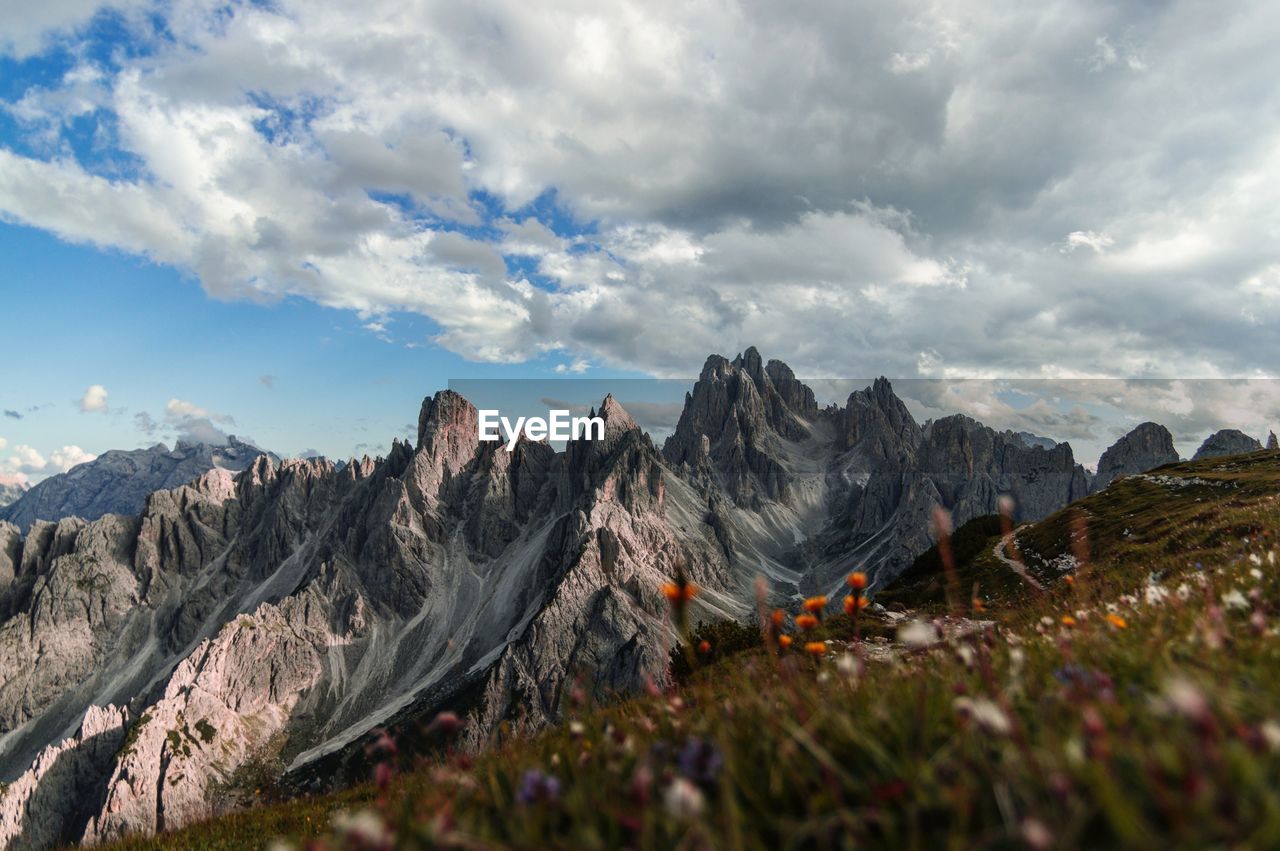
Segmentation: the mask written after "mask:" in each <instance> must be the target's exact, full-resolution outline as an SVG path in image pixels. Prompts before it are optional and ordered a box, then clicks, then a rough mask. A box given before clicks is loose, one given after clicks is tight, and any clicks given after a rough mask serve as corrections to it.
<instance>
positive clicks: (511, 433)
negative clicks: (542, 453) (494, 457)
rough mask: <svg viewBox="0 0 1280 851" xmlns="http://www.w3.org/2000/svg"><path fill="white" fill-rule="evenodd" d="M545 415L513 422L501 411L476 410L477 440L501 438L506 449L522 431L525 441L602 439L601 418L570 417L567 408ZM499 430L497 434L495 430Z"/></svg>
mask: <svg viewBox="0 0 1280 851" xmlns="http://www.w3.org/2000/svg"><path fill="white" fill-rule="evenodd" d="M547 413H548V414H549V416H548V417H547V418H546V419H544V418H542V417H517V418H516V421H515V422H514V423H512V422H511V420H510V419H508V418H507V417H504V416H502V412H501V411H495V410H486V409H481V410H480V439H481V440H483V441H486V442H492V441H495V440H503V439H504V437H503V435H505V440H506V442H507V451H508V452H510V451H512V450H513V449H515V447H516V443H517V442H518V441H519V440H520V435H521V434H523V435H524V436H525V437H527V438H528V439H529V440H578V439H579V438H585V439H586V440H603V439H604V418H603V417H573V416H570V415H569V412H568V411H559V410H552V411H548V412H547ZM499 429H501V433H500V432H499Z"/></svg>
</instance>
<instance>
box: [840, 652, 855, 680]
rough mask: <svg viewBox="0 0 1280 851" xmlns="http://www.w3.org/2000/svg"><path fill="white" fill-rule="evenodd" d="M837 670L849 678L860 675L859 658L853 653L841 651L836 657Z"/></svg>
mask: <svg viewBox="0 0 1280 851" xmlns="http://www.w3.org/2000/svg"><path fill="white" fill-rule="evenodd" d="M836 670H837V671H839V672H840V673H841V674H843V675H844V676H846V677H848V678H849V679H851V680H853V679H857V677H858V660H857V659H856V658H855V657H854V655H853V654H852V653H841V654H840V656H839V658H837V659H836Z"/></svg>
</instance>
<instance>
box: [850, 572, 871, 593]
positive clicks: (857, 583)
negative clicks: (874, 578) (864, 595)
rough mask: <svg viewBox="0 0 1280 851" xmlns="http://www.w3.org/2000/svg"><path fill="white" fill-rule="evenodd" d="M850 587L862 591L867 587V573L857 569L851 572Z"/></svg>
mask: <svg viewBox="0 0 1280 851" xmlns="http://www.w3.org/2000/svg"><path fill="white" fill-rule="evenodd" d="M849 587H850V588H852V589H853V590H854V591H861V590H862V589H863V588H866V587H867V575H866V574H865V573H863V572H862V571H861V570H855V571H854V572H853V573H850V574H849Z"/></svg>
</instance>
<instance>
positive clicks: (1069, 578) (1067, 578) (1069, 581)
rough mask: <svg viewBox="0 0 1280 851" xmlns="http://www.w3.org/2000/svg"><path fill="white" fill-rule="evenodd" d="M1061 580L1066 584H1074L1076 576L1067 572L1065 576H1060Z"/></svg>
mask: <svg viewBox="0 0 1280 851" xmlns="http://www.w3.org/2000/svg"><path fill="white" fill-rule="evenodd" d="M1062 581H1063V582H1065V583H1067V584H1068V585H1075V584H1076V578H1075V577H1074V576H1072V575H1070V574H1067V575H1066V576H1064V577H1062Z"/></svg>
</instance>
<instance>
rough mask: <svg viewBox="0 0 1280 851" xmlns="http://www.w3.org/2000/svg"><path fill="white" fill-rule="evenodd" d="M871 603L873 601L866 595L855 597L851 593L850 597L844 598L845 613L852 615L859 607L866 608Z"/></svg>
mask: <svg viewBox="0 0 1280 851" xmlns="http://www.w3.org/2000/svg"><path fill="white" fill-rule="evenodd" d="M869 605H871V601H870V600H868V599H867V598H866V597H855V596H854V595H852V594H850V595H849V596H848V597H845V598H844V613H845V614H846V615H852V614H853V613H854V612H856V611H858V610H859V609H865V608H866V607H867V606H869Z"/></svg>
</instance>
